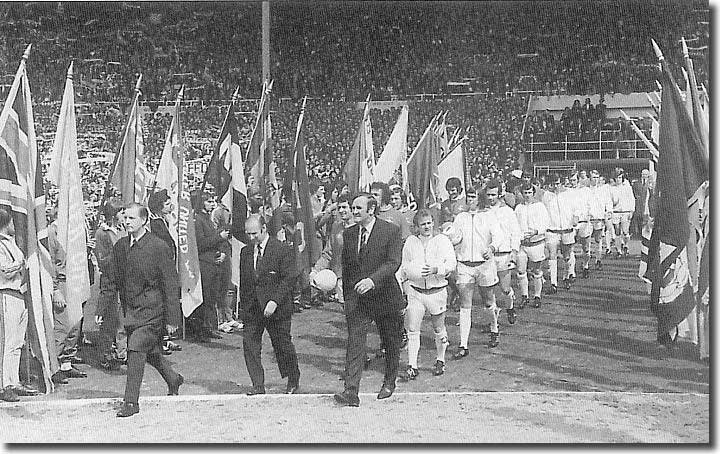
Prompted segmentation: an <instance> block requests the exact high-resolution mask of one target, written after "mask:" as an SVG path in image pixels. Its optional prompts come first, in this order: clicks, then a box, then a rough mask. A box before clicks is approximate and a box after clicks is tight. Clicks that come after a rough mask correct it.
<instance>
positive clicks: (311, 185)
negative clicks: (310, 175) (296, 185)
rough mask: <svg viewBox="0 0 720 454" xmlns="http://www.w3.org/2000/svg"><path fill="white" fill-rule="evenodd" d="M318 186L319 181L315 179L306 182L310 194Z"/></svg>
mask: <svg viewBox="0 0 720 454" xmlns="http://www.w3.org/2000/svg"><path fill="white" fill-rule="evenodd" d="M319 188H320V182H319V181H318V180H316V179H312V180H310V183H309V184H308V189H309V191H310V194H315V193H316V192H317V190H318V189H319Z"/></svg>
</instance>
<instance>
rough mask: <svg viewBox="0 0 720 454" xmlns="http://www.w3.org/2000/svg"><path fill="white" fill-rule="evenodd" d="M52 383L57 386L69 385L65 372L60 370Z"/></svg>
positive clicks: (54, 375) (53, 377)
mask: <svg viewBox="0 0 720 454" xmlns="http://www.w3.org/2000/svg"><path fill="white" fill-rule="evenodd" d="M51 380H52V382H53V383H55V384H56V385H67V384H68V383H69V381H68V379H67V376H66V375H65V372H63V371H61V370H59V371H57V372H55V373H54V374H53V376H52V378H51Z"/></svg>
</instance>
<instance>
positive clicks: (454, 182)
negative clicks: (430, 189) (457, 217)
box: [445, 177, 462, 192]
mask: <svg viewBox="0 0 720 454" xmlns="http://www.w3.org/2000/svg"><path fill="white" fill-rule="evenodd" d="M450 188H457V190H458V192H459V191H460V190H462V182H461V181H460V178H458V177H450V178H448V180H447V181H446V182H445V190H446V191H447V192H450Z"/></svg>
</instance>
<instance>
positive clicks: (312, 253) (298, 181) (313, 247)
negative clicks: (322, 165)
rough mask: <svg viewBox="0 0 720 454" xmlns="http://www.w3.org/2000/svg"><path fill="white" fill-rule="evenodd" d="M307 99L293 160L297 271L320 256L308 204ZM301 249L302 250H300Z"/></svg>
mask: <svg viewBox="0 0 720 454" xmlns="http://www.w3.org/2000/svg"><path fill="white" fill-rule="evenodd" d="M306 101H307V97H306V98H305V99H304V100H303V105H302V109H301V110H300V116H299V117H298V124H297V129H296V130H295V146H294V147H293V148H294V150H295V153H294V154H295V158H294V160H293V162H294V166H293V175H294V182H293V189H294V191H293V193H294V194H295V197H294V198H293V203H292V207H293V213H294V214H295V221H296V222H302V225H303V232H302V233H303V238H302V241H303V245H304V247H303V248H298V245H295V249H296V250H295V253H296V254H299V256H298V260H297V263H298V264H300V266H299V267H298V271H299V270H301V269H305V268H307V269H310V268H311V267H312V266H313V265H314V264H315V260H317V258H318V257H319V256H320V248H319V247H318V244H317V240H316V239H317V235H316V232H315V218H314V217H313V210H312V204H311V203H310V181H309V179H308V174H307V161H306V155H305V153H306V151H307V142H306V141H305V129H304V128H305V124H304V121H303V120H304V118H305V104H306ZM300 249H302V250H300Z"/></svg>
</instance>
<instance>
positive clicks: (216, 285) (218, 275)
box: [191, 261, 227, 331]
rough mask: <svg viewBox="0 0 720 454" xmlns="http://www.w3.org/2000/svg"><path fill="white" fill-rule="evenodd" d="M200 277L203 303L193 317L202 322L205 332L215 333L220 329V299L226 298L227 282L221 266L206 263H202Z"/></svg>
mask: <svg viewBox="0 0 720 454" xmlns="http://www.w3.org/2000/svg"><path fill="white" fill-rule="evenodd" d="M200 277H201V279H202V295H203V302H202V304H201V305H200V306H199V307H198V308H197V309H196V310H195V312H194V313H193V315H192V316H191V317H195V318H198V319H200V320H201V323H200V325H201V329H202V330H203V331H214V330H216V329H217V328H218V318H217V307H218V306H219V305H220V304H221V303H220V299H221V298H224V291H225V289H226V288H227V282H226V280H225V276H224V272H223V269H222V268H221V267H220V266H218V265H216V264H214V263H208V262H204V261H201V262H200Z"/></svg>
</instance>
